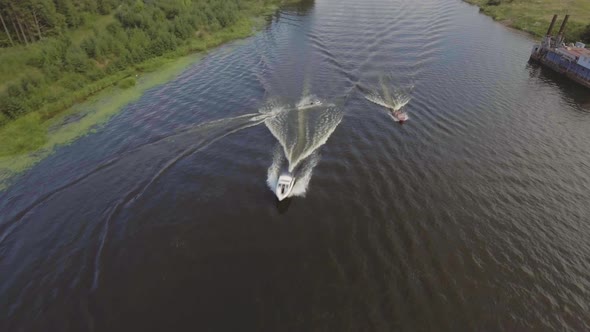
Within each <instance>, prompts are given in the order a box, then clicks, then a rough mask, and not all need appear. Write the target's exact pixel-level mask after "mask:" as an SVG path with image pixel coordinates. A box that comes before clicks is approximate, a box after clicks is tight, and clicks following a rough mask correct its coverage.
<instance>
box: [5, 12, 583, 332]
mask: <svg viewBox="0 0 590 332" xmlns="http://www.w3.org/2000/svg"><path fill="white" fill-rule="evenodd" d="M532 43H533V40H531V39H530V38H529V37H526V36H524V35H523V34H520V33H518V32H514V31H511V30H509V29H507V28H505V27H503V26H501V25H499V24H496V23H494V22H492V21H491V20H490V19H488V18H486V17H484V16H482V15H480V14H478V11H477V8H475V7H472V6H469V5H466V4H464V3H462V2H461V1H456V0H444V1H443V0H419V1H410V0H407V1H399V0H390V1H387V0H368V1H351V0H345V1H337V0H317V1H315V3H313V2H307V3H306V4H305V5H301V6H299V7H290V8H284V9H282V10H280V11H279V12H277V13H276V14H275V15H274V16H273V17H272V18H269V24H268V26H267V28H265V29H264V30H263V31H262V32H261V33H259V34H257V35H256V36H254V37H252V38H250V39H248V40H246V41H243V42H239V43H236V44H234V45H231V46H226V47H223V48H221V49H219V50H218V51H216V52H214V53H212V54H211V55H209V56H208V57H206V58H205V59H204V60H203V61H201V62H199V63H196V64H195V65H194V66H192V67H191V68H188V69H187V70H186V71H185V72H184V73H183V74H182V75H180V76H179V77H178V78H177V79H175V80H173V81H171V82H169V83H167V84H165V85H163V86H160V87H158V88H155V89H152V90H150V91H148V92H147V93H146V94H145V95H144V96H143V97H142V98H141V99H140V100H139V101H137V102H136V103H133V104H132V105H129V106H128V107H126V109H125V110H124V111H123V112H121V113H120V114H119V115H118V116H116V117H115V118H113V119H112V121H110V123H109V124H108V125H106V126H104V127H102V128H100V129H99V130H98V131H97V132H96V133H93V134H91V135H88V136H86V137H84V138H82V139H79V140H78V141H77V142H75V143H74V144H72V145H69V146H65V147H62V148H60V149H58V150H57V151H56V153H55V154H53V155H52V156H50V157H49V158H47V159H45V160H44V161H43V162H41V163H40V164H38V165H37V166H36V167H34V168H33V169H32V170H30V171H28V172H26V173H25V174H23V175H22V176H20V177H19V178H18V179H16V180H15V181H14V183H13V184H12V186H10V187H9V188H8V189H6V190H5V191H3V192H0V213H1V215H0V330H1V331H7V332H8V331H397V330H399V331H427V330H438V331H461V330H465V331H476V330H479V331H483V330H486V331H496V330H508V331H549V330H560V331H565V330H572V331H583V330H590V93H589V91H588V90H584V89H583V88H580V87H578V86H576V85H574V84H572V83H569V82H568V81H566V80H563V79H560V78H559V77H558V76H556V75H553V74H551V73H549V72H547V71H545V70H542V69H540V68H538V67H534V66H531V65H528V64H527V59H528V54H529V51H530V49H531V46H532ZM384 82H385V83H384ZM380 83H384V84H386V86H388V87H390V88H391V89H392V90H394V91H402V92H401V93H405V96H406V97H411V100H410V102H409V103H408V104H407V106H406V108H405V109H406V111H407V112H408V114H409V115H410V121H409V122H407V123H406V124H404V125H399V124H397V123H395V122H394V121H393V120H392V118H391V117H390V116H389V115H388V114H387V113H386V112H385V111H384V109H383V108H382V107H380V106H378V105H376V104H374V103H371V102H369V101H368V100H367V99H365V98H364V96H363V93H362V92H361V91H364V90H362V89H375V88H377V87H379V86H380ZM312 95H313V96H315V97H316V98H317V99H319V100H321V101H322V103H323V104H322V105H321V107H316V108H312V109H309V110H305V111H303V110H301V111H298V110H289V109H290V108H293V105H295V104H297V103H298V102H300V101H301V100H302V98H304V99H305V98H307V97H309V96H312ZM281 109H282V110H281ZM289 165H290V166H292V168H293V171H294V174H296V176H297V177H298V179H300V180H299V182H298V187H297V188H296V190H295V194H296V195H297V197H293V198H290V199H288V200H287V201H286V202H284V204H277V201H276V198H275V197H274V194H273V193H272V192H271V190H270V189H269V185H268V184H267V182H269V183H270V184H271V185H272V184H273V181H275V178H276V175H277V174H278V172H280V171H281V170H284V169H286V168H289Z"/></svg>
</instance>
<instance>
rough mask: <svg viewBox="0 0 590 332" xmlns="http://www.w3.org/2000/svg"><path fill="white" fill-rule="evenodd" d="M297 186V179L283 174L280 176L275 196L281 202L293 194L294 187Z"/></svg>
mask: <svg viewBox="0 0 590 332" xmlns="http://www.w3.org/2000/svg"><path fill="white" fill-rule="evenodd" d="M294 184H295V179H294V178H293V176H291V174H289V173H287V174H283V175H281V176H279V180H278V181H277V188H276V190H275V194H276V195H277V198H278V199H279V201H282V200H284V199H285V198H287V197H288V196H289V194H291V190H293V185H294Z"/></svg>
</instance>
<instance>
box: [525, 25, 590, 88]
mask: <svg viewBox="0 0 590 332" xmlns="http://www.w3.org/2000/svg"><path fill="white" fill-rule="evenodd" d="M568 19H569V15H566V16H565V18H564V19H563V23H562V24H561V28H560V29H559V33H558V34H557V36H553V35H552V34H551V33H552V30H553V26H554V25H555V21H556V20H557V15H554V16H553V20H552V21H551V25H549V29H548V30H547V34H546V35H545V37H543V40H542V41H541V44H538V45H535V46H534V47H533V51H532V53H531V57H530V60H531V61H534V62H538V63H540V64H541V65H543V66H545V67H548V68H550V69H552V70H554V71H556V72H558V73H560V74H563V75H565V76H567V77H568V78H569V79H571V80H573V81H575V82H577V83H580V84H582V85H584V86H585V87H587V88H590V49H587V48H586V45H585V44H583V43H581V42H577V43H575V44H568V45H566V44H565V42H564V41H565V39H564V34H563V33H564V31H565V27H566V25H567V21H568Z"/></svg>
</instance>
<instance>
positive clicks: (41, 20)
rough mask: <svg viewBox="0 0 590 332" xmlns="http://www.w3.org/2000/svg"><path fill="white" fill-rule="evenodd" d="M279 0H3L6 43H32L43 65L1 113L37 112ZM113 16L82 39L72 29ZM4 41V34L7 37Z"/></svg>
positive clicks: (11, 89) (13, 88)
mask: <svg viewBox="0 0 590 332" xmlns="http://www.w3.org/2000/svg"><path fill="white" fill-rule="evenodd" d="M265 2H277V1H276V0H0V14H1V18H2V19H1V22H0V24H1V26H0V28H1V29H3V30H4V35H5V37H6V38H5V45H6V46H9V45H14V44H31V43H36V46H35V47H32V48H31V52H35V55H34V56H33V57H32V60H30V61H29V63H28V65H29V66H33V67H35V68H37V69H38V70H34V71H31V73H30V74H27V75H26V76H24V77H22V78H21V79H20V80H19V81H18V82H13V83H11V84H10V85H8V86H7V88H6V89H5V91H4V92H3V93H2V94H1V95H0V113H2V114H3V115H4V116H5V117H8V118H15V117H17V116H19V115H21V114H24V113H27V112H30V111H34V110H38V109H40V108H41V107H42V106H43V105H45V104H47V103H51V102H55V101H57V100H59V99H60V98H63V97H64V96H67V95H68V94H71V93H72V92H74V91H78V90H79V89H81V88H82V87H84V86H87V85H88V84H90V83H92V82H95V81H98V80H100V79H101V78H104V77H105V76H107V75H110V74H113V73H116V72H118V71H121V70H124V69H126V68H128V67H129V66H130V65H133V64H137V63H140V62H143V61H145V60H148V59H151V58H154V57H157V56H161V55H163V54H164V53H167V52H170V51H174V50H176V49H177V48H178V47H180V46H182V45H186V43H187V42H188V40H189V39H195V38H199V36H200V35H201V34H210V33H214V32H215V31H217V30H219V29H222V28H224V27H227V26H230V25H232V24H234V23H235V22H236V21H237V20H238V19H239V18H240V15H243V14H242V10H243V9H244V8H246V7H248V6H261V5H263V4H264V3H265ZM105 14H111V15H113V16H114V18H115V19H114V20H113V22H112V23H110V24H108V25H107V26H106V27H104V28H102V29H99V28H96V27H95V28H94V31H93V32H92V33H89V34H88V35H87V36H86V37H85V38H84V39H83V40H82V41H81V42H78V43H75V42H73V41H72V40H71V38H70V37H69V34H68V33H67V31H69V30H70V29H75V28H77V27H79V26H81V25H83V24H84V21H85V19H86V18H87V17H91V16H90V15H94V17H96V16H97V15H105ZM0 39H1V37H0Z"/></svg>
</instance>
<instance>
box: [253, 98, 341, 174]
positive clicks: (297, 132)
mask: <svg viewBox="0 0 590 332" xmlns="http://www.w3.org/2000/svg"><path fill="white" fill-rule="evenodd" d="M308 103H309V104H308ZM311 103H317V104H313V105H311ZM306 105H308V106H306ZM342 117H343V112H342V111H341V110H339V109H338V108H337V107H336V106H335V105H333V104H325V103H323V102H321V101H319V100H317V99H315V97H313V96H310V97H304V98H303V99H302V100H301V101H300V102H299V103H298V104H297V108H295V109H286V110H285V109H284V110H282V111H281V112H279V113H277V114H276V115H275V116H273V117H269V118H268V119H266V120H265V121H264V123H265V125H266V126H267V128H268V129H269V131H270V132H271V133H272V135H273V136H274V137H275V138H276V139H277V141H278V142H279V144H280V145H281V146H282V148H283V152H284V154H285V157H286V158H287V160H288V162H289V166H288V170H289V172H292V171H293V170H294V169H295V168H296V167H297V166H298V165H299V163H301V162H302V161H303V160H304V159H306V158H308V157H309V156H310V155H311V154H312V153H313V152H314V151H316V150H317V149H318V148H319V147H321V146H322V145H324V144H325V143H326V142H327V140H328V138H329V137H330V136H331V135H332V133H333V132H334V131H335V130H336V127H338V124H340V121H342Z"/></svg>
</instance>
